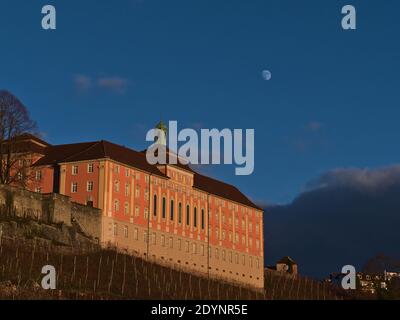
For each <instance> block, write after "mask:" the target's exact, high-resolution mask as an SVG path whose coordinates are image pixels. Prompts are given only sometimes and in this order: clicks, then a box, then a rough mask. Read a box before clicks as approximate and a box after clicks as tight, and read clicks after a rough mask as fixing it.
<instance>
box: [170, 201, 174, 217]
mask: <svg viewBox="0 0 400 320" xmlns="http://www.w3.org/2000/svg"><path fill="white" fill-rule="evenodd" d="M169 213H170V219H171V221H174V200H173V199H172V200H171V206H170V208H169Z"/></svg>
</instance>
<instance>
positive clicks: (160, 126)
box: [156, 120, 168, 146]
mask: <svg viewBox="0 0 400 320" xmlns="http://www.w3.org/2000/svg"><path fill="white" fill-rule="evenodd" d="M156 129H158V130H162V131H164V133H165V136H164V137H162V139H161V140H160V141H157V140H156V142H157V143H158V144H161V145H163V146H166V145H167V134H168V128H167V126H166V125H165V124H164V122H162V120H161V121H160V122H159V123H158V124H157V125H156Z"/></svg>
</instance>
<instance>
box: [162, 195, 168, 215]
mask: <svg viewBox="0 0 400 320" xmlns="http://www.w3.org/2000/svg"><path fill="white" fill-rule="evenodd" d="M166 210H167V203H166V200H165V197H163V198H162V218H163V219H165V216H166Z"/></svg>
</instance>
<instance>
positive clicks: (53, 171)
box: [23, 135, 264, 288]
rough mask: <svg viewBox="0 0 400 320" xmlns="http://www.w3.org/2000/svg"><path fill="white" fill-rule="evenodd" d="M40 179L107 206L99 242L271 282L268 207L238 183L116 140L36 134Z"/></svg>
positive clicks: (238, 278)
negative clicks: (155, 160)
mask: <svg viewBox="0 0 400 320" xmlns="http://www.w3.org/2000/svg"><path fill="white" fill-rule="evenodd" d="M23 143H24V144H25V145H26V146H27V148H29V150H31V153H32V156H31V159H32V160H31V161H32V165H33V166H32V168H33V172H32V177H33V178H32V181H31V182H30V183H29V188H30V189H32V190H33V191H36V192H39V193H52V192H54V193H60V194H63V195H67V196H69V197H71V200H72V201H75V202H77V203H80V204H85V205H87V206H93V207H96V208H99V209H100V210H101V211H102V217H103V218H102V227H101V230H102V232H101V237H100V239H99V242H100V243H102V244H103V245H105V246H106V245H113V246H116V247H118V248H119V249H121V250H126V251H127V252H132V253H135V254H137V255H141V256H142V257H145V258H147V259H154V260H156V261H158V262H160V263H164V264H168V265H170V266H172V267H175V268H184V269H188V270H191V271H193V272H197V273H202V274H207V275H210V276H212V277H219V278H224V279H226V280H229V281H235V282H240V283H242V284H247V285H251V286H253V287H258V288H262V287H263V286H264V275H263V270H264V257H263V256H264V243H263V211H262V209H261V208H259V207H258V206H257V205H255V204H254V203H253V202H252V201H250V200H249V199H248V198H247V197H246V196H245V195H244V194H243V193H242V192H240V191H239V190H238V189H237V188H236V187H234V186H232V185H230V184H227V183H224V182H221V181H218V180H215V179H213V178H210V177H207V176H205V175H202V174H199V173H197V172H195V171H194V170H192V168H191V167H189V166H187V165H182V164H177V165H170V164H166V165H150V164H149V163H148V162H147V160H146V154H145V152H139V151H135V150H132V149H129V148H126V147H124V146H120V145H117V144H114V143H111V142H108V141H103V140H102V141H94V142H84V143H74V144H66V145H50V144H48V143H47V142H45V141H43V140H40V139H38V138H36V137H34V136H31V135H25V136H24V141H23Z"/></svg>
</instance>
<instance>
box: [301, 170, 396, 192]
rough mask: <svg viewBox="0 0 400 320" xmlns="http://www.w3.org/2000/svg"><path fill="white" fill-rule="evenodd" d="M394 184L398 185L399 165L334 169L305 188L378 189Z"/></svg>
mask: <svg viewBox="0 0 400 320" xmlns="http://www.w3.org/2000/svg"><path fill="white" fill-rule="evenodd" d="M396 184H398V185H400V165H394V166H390V167H384V168H379V169H368V168H366V169H358V168H347V169H346V168H339V169H334V170H331V171H328V172H326V173H324V174H323V175H321V176H320V177H319V178H318V179H316V180H314V181H311V182H310V183H309V184H308V185H307V188H308V189H318V188H326V187H350V188H354V189H358V190H369V191H379V190H384V189H386V188H388V187H391V186H393V185H396Z"/></svg>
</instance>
